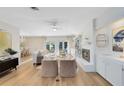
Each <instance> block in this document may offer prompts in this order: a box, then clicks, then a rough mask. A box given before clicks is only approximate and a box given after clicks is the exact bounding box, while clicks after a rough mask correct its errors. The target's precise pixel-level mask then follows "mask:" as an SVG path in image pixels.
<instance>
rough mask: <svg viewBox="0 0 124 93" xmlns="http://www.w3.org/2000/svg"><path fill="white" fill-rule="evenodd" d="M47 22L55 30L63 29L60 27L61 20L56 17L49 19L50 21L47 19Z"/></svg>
mask: <svg viewBox="0 0 124 93" xmlns="http://www.w3.org/2000/svg"><path fill="white" fill-rule="evenodd" d="M45 22H46V23H48V24H49V25H50V26H51V29H52V30H53V31H57V30H59V29H62V28H61V27H60V23H61V22H59V21H58V20H56V19H53V20H48V21H45Z"/></svg>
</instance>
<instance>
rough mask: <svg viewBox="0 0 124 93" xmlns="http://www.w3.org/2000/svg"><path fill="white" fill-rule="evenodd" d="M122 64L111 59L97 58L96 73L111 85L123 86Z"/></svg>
mask: <svg viewBox="0 0 124 93" xmlns="http://www.w3.org/2000/svg"><path fill="white" fill-rule="evenodd" d="M123 67H124V62H121V61H119V60H116V59H114V58H112V57H104V56H99V57H97V62H96V71H97V72H98V73H99V74H100V75H101V76H102V77H104V78H105V79H106V80H107V81H109V82H110V83H111V84H112V85H117V86H120V85H124V68H123Z"/></svg>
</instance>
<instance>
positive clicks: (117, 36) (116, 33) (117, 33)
mask: <svg viewBox="0 0 124 93" xmlns="http://www.w3.org/2000/svg"><path fill="white" fill-rule="evenodd" d="M112 36H113V39H112V44H113V45H112V49H113V51H115V52H123V48H124V26H121V27H119V28H117V29H114V30H113V31H112Z"/></svg>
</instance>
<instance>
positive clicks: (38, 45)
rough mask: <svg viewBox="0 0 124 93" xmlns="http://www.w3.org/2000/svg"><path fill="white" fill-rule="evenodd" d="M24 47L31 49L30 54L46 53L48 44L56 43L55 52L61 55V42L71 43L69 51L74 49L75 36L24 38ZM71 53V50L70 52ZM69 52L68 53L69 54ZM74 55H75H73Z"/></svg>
mask: <svg viewBox="0 0 124 93" xmlns="http://www.w3.org/2000/svg"><path fill="white" fill-rule="evenodd" d="M23 39H24V45H25V47H26V48H28V49H30V52H31V53H32V52H34V51H38V50H41V51H44V50H46V42H53V43H55V48H56V50H55V52H56V53H57V54H59V42H65V41H67V42H69V48H68V49H74V41H73V36H48V37H43V36H24V38H23ZM69 51H70V50H69ZM69 51H68V52H69ZM72 54H73V55H74V53H72Z"/></svg>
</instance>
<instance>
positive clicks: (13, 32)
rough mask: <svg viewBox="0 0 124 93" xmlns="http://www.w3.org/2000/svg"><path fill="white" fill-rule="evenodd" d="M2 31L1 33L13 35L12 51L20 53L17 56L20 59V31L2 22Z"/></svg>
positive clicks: (0, 27)
mask: <svg viewBox="0 0 124 93" xmlns="http://www.w3.org/2000/svg"><path fill="white" fill-rule="evenodd" d="M0 29H1V31H6V32H10V34H11V35H12V49H14V50H16V51H18V54H17V56H18V57H19V58H20V36H19V29H18V28H16V27H14V26H12V25H10V24H7V23H4V22H2V21H0Z"/></svg>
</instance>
